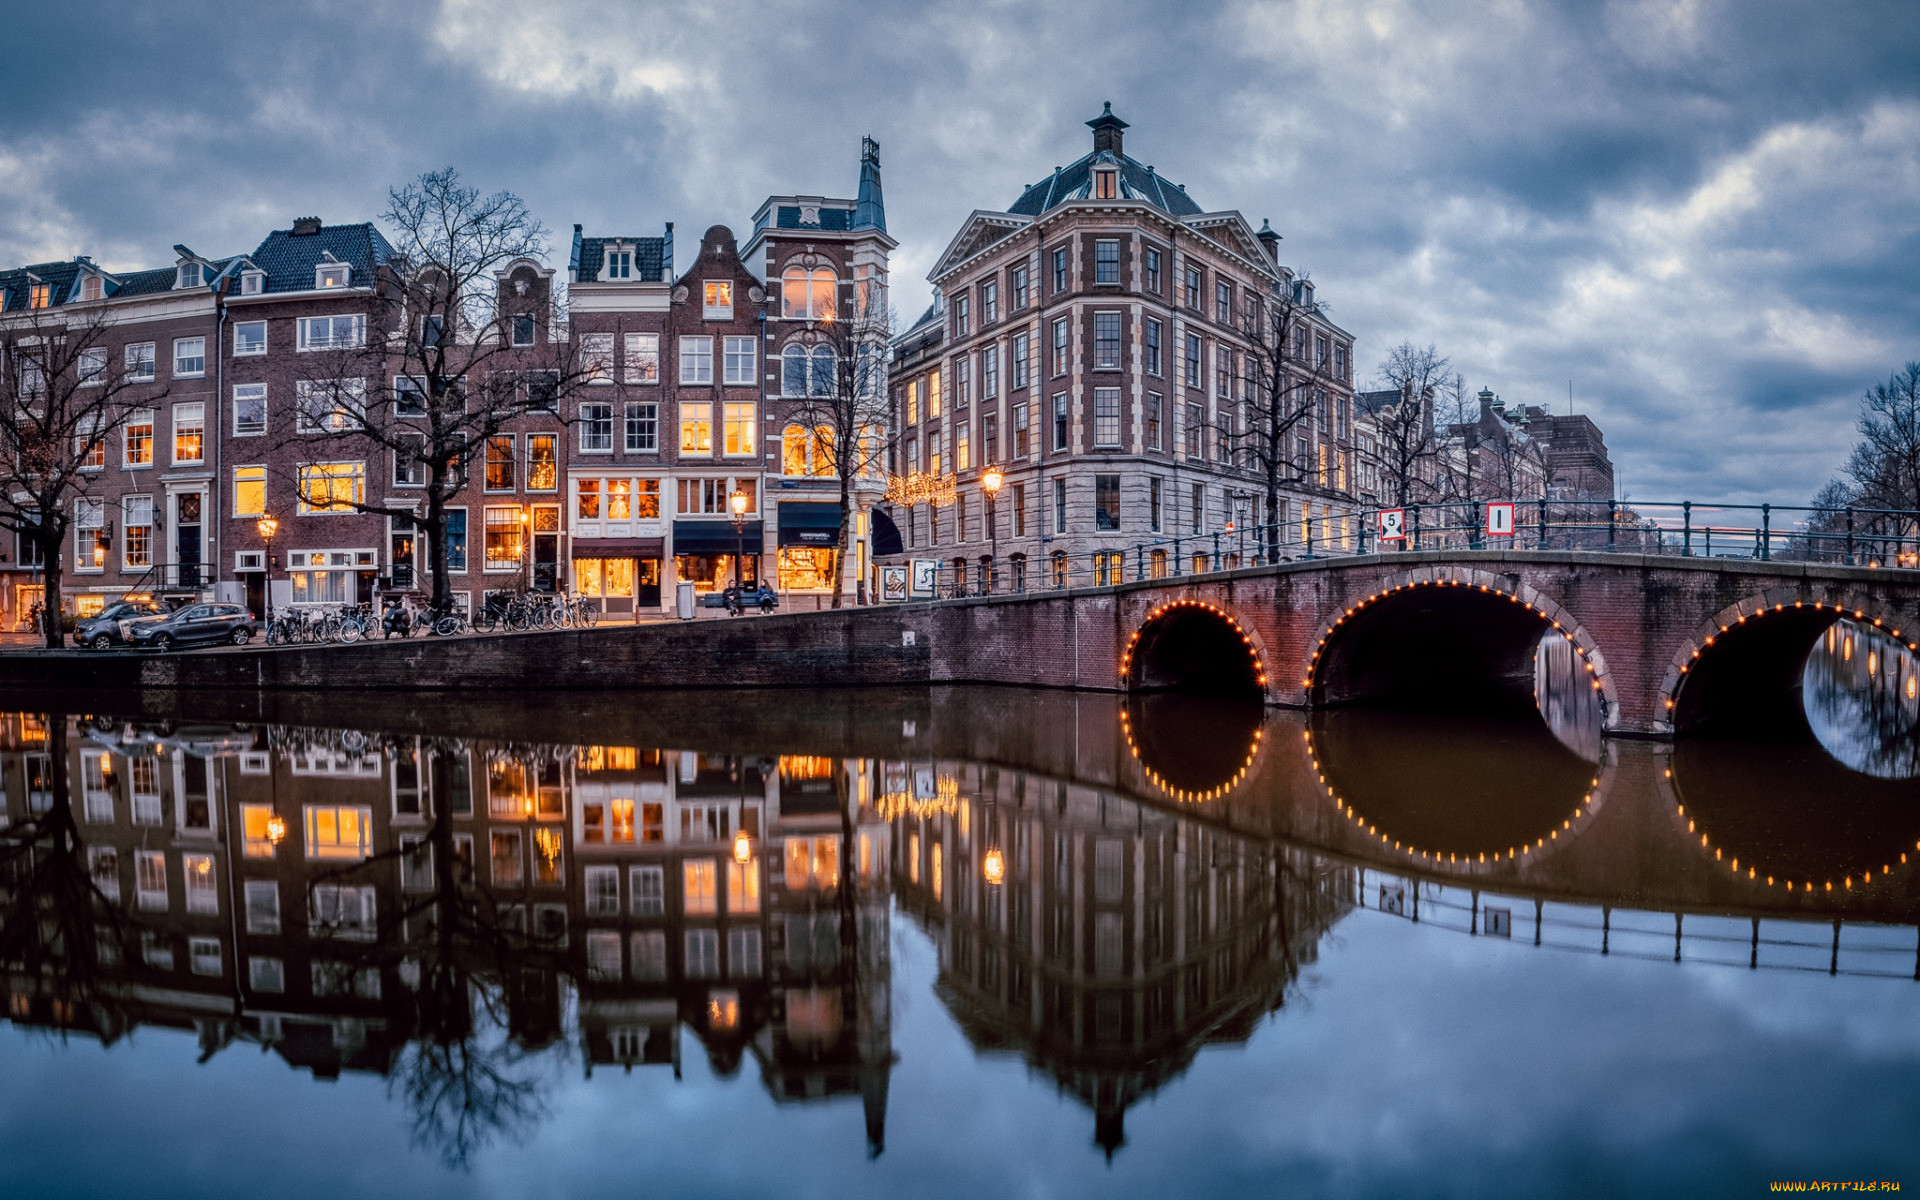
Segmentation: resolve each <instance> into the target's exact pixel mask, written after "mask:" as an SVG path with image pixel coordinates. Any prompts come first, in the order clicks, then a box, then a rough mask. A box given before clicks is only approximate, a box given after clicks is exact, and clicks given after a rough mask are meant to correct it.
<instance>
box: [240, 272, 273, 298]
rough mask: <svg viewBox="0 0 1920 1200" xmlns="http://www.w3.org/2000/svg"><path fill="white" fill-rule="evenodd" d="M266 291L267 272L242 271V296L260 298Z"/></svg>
mask: <svg viewBox="0 0 1920 1200" xmlns="http://www.w3.org/2000/svg"><path fill="white" fill-rule="evenodd" d="M266 290H267V273H266V272H265V271H242V272H241V273H240V294H241V295H242V296H258V295H259V294H260V293H262V292H264V291H266Z"/></svg>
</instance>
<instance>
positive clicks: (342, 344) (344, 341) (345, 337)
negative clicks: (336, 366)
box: [295, 313, 367, 352]
mask: <svg viewBox="0 0 1920 1200" xmlns="http://www.w3.org/2000/svg"><path fill="white" fill-rule="evenodd" d="M296 331H297V333H298V337H297V338H296V340H295V348H296V349H298V350H300V351H301V352H307V351H313V350H352V349H354V348H356V347H358V346H359V345H360V344H361V343H362V342H364V341H365V340H366V336H367V318H366V314H364V313H349V314H347V315H345V316H338V317H301V318H300V321H299V324H298V325H297V326H296Z"/></svg>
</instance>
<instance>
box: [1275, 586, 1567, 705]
mask: <svg viewBox="0 0 1920 1200" xmlns="http://www.w3.org/2000/svg"><path fill="white" fill-rule="evenodd" d="M1426 587H1442V588H1448V587H1458V588H1466V589H1468V590H1469V591H1478V592H1484V593H1486V594H1487V595H1489V596H1498V597H1500V598H1501V599H1503V600H1507V601H1510V602H1511V603H1514V604H1518V605H1521V606H1522V607H1524V608H1525V609H1526V610H1527V611H1528V612H1530V613H1533V614H1534V615H1536V616H1538V617H1539V618H1540V619H1541V620H1542V621H1545V622H1547V623H1548V624H1550V625H1552V626H1553V628H1554V630H1555V632H1557V633H1559V634H1560V636H1561V637H1563V638H1565V639H1566V640H1567V644H1568V645H1570V646H1572V647H1573V650H1574V653H1575V654H1576V655H1578V656H1579V658H1580V665H1581V666H1583V667H1585V668H1586V671H1587V674H1588V675H1592V676H1595V678H1594V679H1593V680H1592V683H1593V690H1594V691H1596V692H1599V691H1604V690H1605V689H1604V688H1603V687H1602V685H1601V683H1600V680H1599V678H1598V674H1599V672H1598V670H1597V669H1596V668H1595V666H1594V664H1593V652H1592V651H1591V650H1589V649H1588V648H1587V647H1586V646H1583V645H1581V644H1580V642H1579V641H1578V640H1577V639H1576V638H1575V637H1574V636H1573V634H1572V633H1570V632H1568V631H1567V630H1566V628H1564V627H1563V626H1562V624H1561V623H1560V621H1559V619H1558V618H1556V617H1555V616H1554V614H1553V613H1552V612H1550V611H1549V610H1547V609H1546V608H1544V607H1542V606H1540V605H1538V604H1535V603H1534V602H1533V601H1531V600H1523V599H1521V598H1520V597H1519V596H1516V595H1514V594H1513V593H1511V592H1507V591H1503V590H1501V589H1500V588H1497V587H1489V586H1488V585H1486V584H1484V583H1470V582H1468V581H1466V580H1463V579H1422V580H1417V581H1415V582H1411V583H1400V584H1395V585H1394V586H1393V587H1390V588H1387V589H1385V590H1383V591H1378V592H1374V593H1372V594H1371V595H1369V596H1368V597H1367V598H1366V599H1365V600H1360V601H1357V602H1355V604H1354V605H1353V607H1351V608H1349V609H1347V610H1346V611H1345V612H1343V613H1341V614H1340V615H1339V616H1337V617H1335V618H1334V619H1333V620H1332V621H1331V622H1329V623H1328V624H1327V627H1326V628H1325V629H1323V630H1321V631H1320V640H1319V641H1318V642H1317V643H1316V644H1315V645H1314V648H1313V652H1312V653H1311V654H1310V655H1308V657H1307V673H1306V677H1305V678H1303V679H1301V680H1300V686H1301V687H1304V688H1310V687H1312V686H1313V676H1314V673H1315V672H1316V671H1317V670H1319V668H1320V656H1321V655H1322V654H1324V653H1326V649H1327V643H1328V642H1329V641H1331V640H1332V638H1333V635H1334V633H1335V632H1336V631H1338V630H1339V628H1340V627H1341V626H1342V625H1344V624H1346V623H1347V622H1348V621H1350V620H1352V619H1353V618H1354V616H1355V615H1356V614H1358V613H1360V612H1361V611H1362V610H1364V609H1366V608H1367V607H1368V606H1369V605H1372V604H1376V603H1378V602H1379V601H1381V600H1385V599H1387V598H1388V597H1389V596H1394V595H1397V594H1399V593H1401V592H1410V591H1413V590H1414V589H1415V588H1426Z"/></svg>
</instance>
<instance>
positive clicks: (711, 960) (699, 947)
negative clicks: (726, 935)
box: [686, 929, 720, 979]
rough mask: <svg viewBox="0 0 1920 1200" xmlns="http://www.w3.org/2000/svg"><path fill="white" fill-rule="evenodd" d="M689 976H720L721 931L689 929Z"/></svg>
mask: <svg viewBox="0 0 1920 1200" xmlns="http://www.w3.org/2000/svg"><path fill="white" fill-rule="evenodd" d="M686 944H687V978H688V979H717V978H719V976H720V932H719V930H716V929H689V930H687V943H686Z"/></svg>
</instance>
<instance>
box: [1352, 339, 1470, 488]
mask: <svg viewBox="0 0 1920 1200" xmlns="http://www.w3.org/2000/svg"><path fill="white" fill-rule="evenodd" d="M1451 365H1452V363H1451V361H1450V360H1449V359H1448V358H1447V356H1446V355H1444V354H1441V353H1440V352H1439V351H1438V350H1436V349H1435V348H1434V347H1433V346H1432V345H1431V344H1429V345H1427V346H1415V345H1414V344H1413V343H1412V342H1401V343H1400V344H1399V345H1398V346H1395V347H1394V348H1393V349H1392V350H1390V351H1388V352H1387V357H1386V360H1385V361H1384V362H1382V363H1381V364H1380V372H1379V377H1380V382H1381V383H1383V384H1385V385H1386V387H1387V388H1390V389H1392V390H1393V391H1395V392H1398V393H1399V395H1400V399H1399V400H1398V401H1396V402H1394V403H1392V404H1390V405H1387V406H1384V407H1382V408H1381V409H1380V410H1379V411H1377V412H1375V413H1374V414H1373V424H1374V432H1375V441H1374V444H1373V448H1372V451H1371V457H1372V460H1373V465H1374V466H1375V468H1376V469H1377V470H1378V471H1379V474H1380V478H1381V479H1382V480H1383V481H1384V483H1385V485H1386V489H1387V494H1386V496H1385V497H1384V499H1386V501H1387V502H1388V503H1390V504H1391V505H1393V506H1394V507H1396V508H1405V507H1406V506H1407V505H1409V504H1413V503H1416V502H1418V501H1420V500H1423V499H1428V498H1430V497H1431V495H1432V491H1433V484H1434V481H1433V474H1434V467H1435V463H1434V460H1435V458H1436V457H1437V456H1438V455H1439V453H1440V441H1439V437H1438V435H1437V434H1436V432H1435V430H1434V420H1433V405H1434V400H1435V397H1436V395H1437V394H1438V393H1439V391H1440V390H1441V389H1442V388H1443V387H1445V386H1446V384H1447V383H1448V382H1449V381H1450V380H1451V376H1450V375H1449V374H1448V371H1449V368H1450V367H1451Z"/></svg>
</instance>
